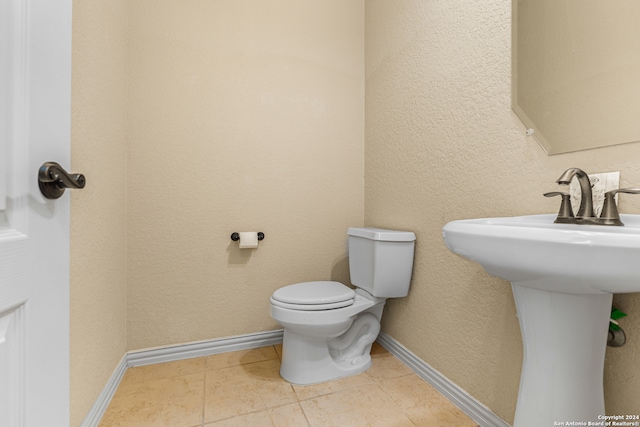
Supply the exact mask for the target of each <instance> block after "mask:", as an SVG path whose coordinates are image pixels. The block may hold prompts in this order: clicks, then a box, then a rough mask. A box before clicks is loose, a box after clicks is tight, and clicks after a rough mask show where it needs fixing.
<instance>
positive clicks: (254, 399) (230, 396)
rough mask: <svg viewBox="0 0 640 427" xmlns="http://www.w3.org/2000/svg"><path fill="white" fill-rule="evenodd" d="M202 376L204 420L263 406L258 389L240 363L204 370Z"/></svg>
mask: <svg viewBox="0 0 640 427" xmlns="http://www.w3.org/2000/svg"><path fill="white" fill-rule="evenodd" d="M205 377H206V380H205V382H206V383H205V399H204V420H205V422H212V421H218V420H223V419H226V418H230V417H234V416H237V415H244V414H248V413H250V412H257V411H261V410H264V409H266V406H265V404H264V403H263V400H262V398H261V391H260V390H259V389H258V388H257V387H256V385H255V381H254V380H253V379H252V378H251V376H250V375H249V374H248V373H247V372H246V371H245V369H244V368H243V367H242V366H234V367H231V368H224V369H216V370H207V372H206V376H205Z"/></svg>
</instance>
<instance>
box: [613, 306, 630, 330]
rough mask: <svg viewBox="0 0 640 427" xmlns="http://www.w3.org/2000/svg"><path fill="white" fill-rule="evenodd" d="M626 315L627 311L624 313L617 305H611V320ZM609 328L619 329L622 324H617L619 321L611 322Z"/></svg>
mask: <svg viewBox="0 0 640 427" xmlns="http://www.w3.org/2000/svg"><path fill="white" fill-rule="evenodd" d="M626 315H627V313H624V312H622V311H620V310H618V309H617V308H615V307H611V320H618V319H621V318H623V317H625V316H626ZM609 329H610V330H612V331H619V330H620V326H618V325H617V322H616V323H614V322H609Z"/></svg>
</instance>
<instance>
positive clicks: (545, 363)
mask: <svg viewBox="0 0 640 427" xmlns="http://www.w3.org/2000/svg"><path fill="white" fill-rule="evenodd" d="M512 288H513V295H514V298H515V301H516V307H517V310H518V319H519V321H520V330H521V332H522V341H523V346H524V358H523V363H522V374H521V378H520V391H519V393H518V404H517V407H516V415H515V421H514V423H513V426H514V427H546V426H550V427H551V426H553V425H554V422H558V423H560V422H563V423H566V422H568V421H575V422H577V421H584V422H588V421H602V420H598V415H604V414H605V412H604V389H603V382H602V377H603V371H604V355H605V351H606V348H607V334H608V332H607V331H608V329H609V317H610V315H611V301H612V298H613V295H612V294H563V293H558V292H549V291H544V290H539V289H534V288H528V287H526V286H522V285H519V284H518V283H513V284H512ZM556 425H560V424H556ZM565 425H566V424H565Z"/></svg>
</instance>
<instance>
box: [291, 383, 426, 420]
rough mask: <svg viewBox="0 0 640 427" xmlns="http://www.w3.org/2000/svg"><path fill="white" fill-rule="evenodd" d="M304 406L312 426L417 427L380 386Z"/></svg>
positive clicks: (365, 388) (322, 399)
mask: <svg viewBox="0 0 640 427" xmlns="http://www.w3.org/2000/svg"><path fill="white" fill-rule="evenodd" d="M300 405H301V406H302V409H303V410H304V413H305V415H306V417H307V420H308V421H309V425H310V426H311V427H330V426H331V427H332V426H335V427H344V426H358V427H369V426H371V427H373V426H375V427H387V426H388V427H405V426H406V427H414V424H413V423H412V422H411V420H410V419H409V418H407V416H406V415H405V414H404V413H403V412H402V410H401V409H400V408H399V407H398V406H397V405H396V404H395V403H394V402H393V401H392V400H391V399H390V398H389V396H387V395H386V394H385V393H384V392H383V391H382V390H381V389H380V387H379V386H378V385H377V384H371V385H368V386H363V387H358V388H355V389H351V390H345V391H341V392H338V393H332V394H328V395H325V396H320V397H316V398H314V399H310V400H305V401H303V402H300ZM434 426H435V424H434Z"/></svg>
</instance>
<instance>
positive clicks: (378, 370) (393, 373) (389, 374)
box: [367, 352, 413, 380]
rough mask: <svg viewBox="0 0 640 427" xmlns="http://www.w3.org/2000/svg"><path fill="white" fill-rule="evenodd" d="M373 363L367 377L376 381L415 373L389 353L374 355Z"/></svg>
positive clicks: (372, 357)
mask: <svg viewBox="0 0 640 427" xmlns="http://www.w3.org/2000/svg"><path fill="white" fill-rule="evenodd" d="M371 362H372V363H371V367H370V368H369V370H367V375H369V376H370V377H372V378H375V379H376V380H385V379H389V378H397V377H401V376H403V375H409V374H412V373H413V371H412V370H411V368H409V367H408V366H407V365H405V364H404V363H402V362H401V361H400V360H398V359H397V358H396V357H394V356H393V355H392V354H391V353H388V352H384V353H383V352H380V353H376V354H373V355H372V356H371Z"/></svg>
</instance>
